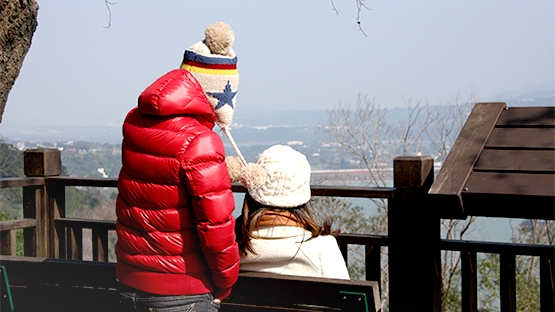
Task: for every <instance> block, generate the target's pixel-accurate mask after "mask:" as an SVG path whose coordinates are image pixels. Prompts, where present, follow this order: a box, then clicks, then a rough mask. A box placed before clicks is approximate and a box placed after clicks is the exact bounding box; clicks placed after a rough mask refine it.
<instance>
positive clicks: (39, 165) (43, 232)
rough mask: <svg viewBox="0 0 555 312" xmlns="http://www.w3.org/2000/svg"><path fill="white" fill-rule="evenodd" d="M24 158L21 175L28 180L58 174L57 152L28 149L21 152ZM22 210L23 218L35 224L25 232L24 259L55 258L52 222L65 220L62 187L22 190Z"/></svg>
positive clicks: (55, 246)
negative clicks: (23, 174) (57, 219)
mask: <svg viewBox="0 0 555 312" xmlns="http://www.w3.org/2000/svg"><path fill="white" fill-rule="evenodd" d="M23 157H24V172H25V175H26V176H27V177H49V176H59V175H60V174H61V168H62V161H61V156H60V151H59V150H57V149H29V150H26V151H25V152H24V155H23ZM23 207H24V208H23V217H24V218H33V219H36V220H37V227H36V229H34V230H33V229H30V230H27V229H26V230H25V231H24V236H25V238H24V239H25V251H24V253H25V255H26V256H27V255H28V256H36V257H48V258H58V257H59V239H58V235H57V234H56V229H55V227H54V219H56V218H59V217H63V216H65V190H64V186H63V185H62V186H57V185H46V184H43V185H40V186H26V187H24V188H23ZM35 232H36V233H35ZM35 235H36V240H33V239H32V237H34V236H35ZM33 241H34V242H33ZM33 244H35V246H33Z"/></svg>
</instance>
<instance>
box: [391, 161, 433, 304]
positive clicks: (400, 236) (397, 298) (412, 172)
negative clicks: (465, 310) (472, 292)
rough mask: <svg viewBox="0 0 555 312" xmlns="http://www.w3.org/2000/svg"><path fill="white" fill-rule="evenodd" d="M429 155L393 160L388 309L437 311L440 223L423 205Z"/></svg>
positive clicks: (429, 176) (428, 179)
mask: <svg viewBox="0 0 555 312" xmlns="http://www.w3.org/2000/svg"><path fill="white" fill-rule="evenodd" d="M433 164H434V161H433V159H432V158H431V157H397V158H395V160H394V164H393V168H394V178H393V185H394V187H395V192H394V195H393V198H392V199H390V201H389V208H388V232H389V233H388V237H389V310H390V311H391V312H403V311H435V312H440V311H441V258H440V250H439V241H440V220H439V217H437V216H436V215H435V214H434V212H433V211H432V208H431V207H430V206H429V204H428V202H427V198H428V197H427V193H428V190H429V189H430V187H431V185H432V183H433V180H434V172H433Z"/></svg>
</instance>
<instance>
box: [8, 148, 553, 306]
mask: <svg viewBox="0 0 555 312" xmlns="http://www.w3.org/2000/svg"><path fill="white" fill-rule="evenodd" d="M43 156H44V155H43ZM58 157H59V155H58ZM48 161H49V160H45V161H44V162H43V163H45V164H46V163H48ZM54 161H56V159H54ZM57 161H59V158H58V159H57ZM26 163H27V161H26ZM34 166H35V167H36V166H37V165H36V162H35V165H34ZM44 167H45V168H48V166H47V165H45V166H44ZM394 167H395V169H394V173H395V174H394V188H366V187H337V186H312V194H313V196H333V197H360V198H383V199H387V200H388V201H389V215H388V231H389V233H388V236H380V235H371V234H370V233H368V234H349V233H344V234H340V235H339V236H338V242H339V245H340V249H341V250H342V252H343V255H344V256H345V257H346V258H347V254H348V253H347V248H348V246H349V245H362V246H364V250H365V255H366V257H365V268H366V277H365V279H366V280H372V281H377V282H380V281H381V272H382V258H381V257H382V253H381V252H380V250H381V248H382V247H385V248H387V249H388V252H387V253H388V274H389V276H388V278H389V285H388V286H389V289H388V290H389V307H390V311H393V312H396V311H406V310H407V307H410V308H412V309H414V308H418V310H422V311H441V269H440V268H441V256H440V252H441V250H454V251H459V252H461V255H462V273H461V275H462V311H477V293H478V287H477V270H476V258H477V256H476V255H477V253H494V254H499V255H500V258H501V287H500V298H501V311H516V282H515V265H514V263H515V257H516V256H517V255H530V256H538V257H539V258H540V280H541V286H540V287H541V291H540V292H541V311H554V309H555V308H554V307H555V304H554V298H555V296H554V280H555V273H554V271H555V269H554V268H555V267H554V262H555V261H554V254H555V247H554V246H536V245H518V244H504V243H485V242H471V241H448V240H441V239H440V233H439V230H440V226H439V221H440V220H439V218H438V217H437V216H434V215H433V214H432V212H431V211H429V210H427V209H426V207H427V203H426V192H427V190H428V189H429V187H430V185H431V183H432V181H433V171H432V170H433V161H432V160H431V158H429V157H399V158H397V159H396V160H395V163H394ZM36 171H37V170H36V168H34V169H33V172H34V173H33V175H36ZM38 171H40V172H42V173H45V174H43V176H41V177H37V176H32V177H31V176H29V177H26V178H9V179H0V188H14V187H15V188H22V189H23V219H22V220H13V221H3V222H0V253H1V254H2V255H12V256H14V255H15V254H16V235H15V231H16V230H18V229H23V232H24V255H25V256H29V257H44V258H55V259H73V260H82V259H83V230H84V229H90V230H91V231H92V246H93V247H92V249H93V251H92V254H93V260H94V261H104V262H106V261H108V252H109V248H108V233H109V232H110V231H115V221H113V220H90V219H76V218H66V215H65V188H66V187H68V186H87V187H111V188H115V187H117V180H116V179H82V178H69V177H60V176H57V175H51V173H49V172H47V170H46V169H42V170H38ZM58 174H59V172H58ZM28 175H29V174H28ZM233 191H234V192H236V193H241V192H245V189H244V188H243V187H242V186H241V185H233ZM380 288H383V285H381V286H380Z"/></svg>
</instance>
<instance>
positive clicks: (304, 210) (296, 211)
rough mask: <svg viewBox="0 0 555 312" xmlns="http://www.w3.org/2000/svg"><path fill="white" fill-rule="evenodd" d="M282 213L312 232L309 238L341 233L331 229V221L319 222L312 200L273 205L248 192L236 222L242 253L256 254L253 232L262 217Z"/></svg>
mask: <svg viewBox="0 0 555 312" xmlns="http://www.w3.org/2000/svg"><path fill="white" fill-rule="evenodd" d="M280 213H283V214H284V215H287V218H288V219H290V220H292V221H294V222H295V223H296V224H297V225H298V226H299V227H302V228H304V229H305V230H307V231H309V232H311V233H312V236H311V237H310V238H309V240H310V239H312V238H314V237H316V236H318V235H334V236H335V235H337V234H338V233H339V230H336V231H332V230H331V222H329V221H328V220H326V221H325V222H324V224H323V225H319V224H318V222H317V221H316V219H315V218H314V217H313V215H312V206H311V205H310V202H308V203H306V204H303V205H300V206H297V207H294V208H280V207H272V206H267V205H263V204H261V203H259V202H257V201H255V200H254V199H253V198H252V197H251V196H250V195H249V194H248V193H246V194H245V200H244V201H243V211H242V213H241V215H240V216H239V217H238V218H237V222H236V224H235V234H236V237H237V244H238V245H239V251H240V252H241V254H243V255H246V254H247V252H250V253H252V254H256V252H255V251H254V249H253V247H252V245H251V239H252V238H254V236H253V235H252V232H253V231H255V230H257V229H258V228H259V227H260V220H261V219H262V217H264V216H265V215H276V214H280Z"/></svg>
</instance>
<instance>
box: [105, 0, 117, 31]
mask: <svg viewBox="0 0 555 312" xmlns="http://www.w3.org/2000/svg"><path fill="white" fill-rule="evenodd" d="M104 4H105V5H106V9H108V26H104V28H110V26H112V10H111V9H110V6H111V5H114V4H116V2H110V1H108V0H104Z"/></svg>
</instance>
